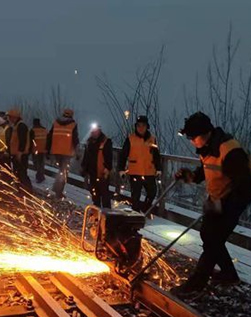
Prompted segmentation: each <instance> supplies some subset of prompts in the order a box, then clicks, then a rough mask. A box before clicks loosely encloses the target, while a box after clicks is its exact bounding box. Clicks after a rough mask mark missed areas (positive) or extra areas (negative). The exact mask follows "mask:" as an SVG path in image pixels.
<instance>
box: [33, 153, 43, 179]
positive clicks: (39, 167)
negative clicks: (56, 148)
mask: <svg viewBox="0 0 251 317" xmlns="http://www.w3.org/2000/svg"><path fill="white" fill-rule="evenodd" d="M32 160H33V165H34V167H35V170H36V172H37V173H36V181H37V182H38V183H41V182H42V181H44V180H45V177H44V164H45V154H44V153H38V154H32Z"/></svg>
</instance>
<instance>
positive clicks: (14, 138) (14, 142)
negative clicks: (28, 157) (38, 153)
mask: <svg viewBox="0 0 251 317" xmlns="http://www.w3.org/2000/svg"><path fill="white" fill-rule="evenodd" d="M20 123H24V122H23V121H19V122H18V123H17V124H16V125H15V126H14V127H13V128H12V133H11V139H10V154H11V155H17V154H18V152H19V138H18V133H17V129H18V126H19V124H20ZM29 149H30V133H29V130H28V129H27V139H26V145H25V149H24V151H23V152H22V153H23V154H29Z"/></svg>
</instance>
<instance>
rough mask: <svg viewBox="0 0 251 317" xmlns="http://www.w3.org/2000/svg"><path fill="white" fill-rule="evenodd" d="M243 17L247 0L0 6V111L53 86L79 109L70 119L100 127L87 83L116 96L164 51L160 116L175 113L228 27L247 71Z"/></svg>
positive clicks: (69, 0)
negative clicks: (99, 81) (100, 83)
mask: <svg viewBox="0 0 251 317" xmlns="http://www.w3.org/2000/svg"><path fill="white" fill-rule="evenodd" d="M250 17H251V1H250V0H208V1H206V0H41V1H38V0H1V3H0V40H1V49H0V105H1V108H2V109H5V108H7V107H8V105H9V104H10V103H11V102H12V101H13V100H14V99H15V98H16V97H18V96H22V97H24V98H37V99H39V98H41V96H42V95H43V94H44V95H48V94H49V93H50V87H51V86H52V85H55V86H56V85H57V84H60V85H61V87H62V89H63V91H64V93H65V94H66V95H67V98H68V99H69V100H71V101H73V102H74V104H75V106H76V107H77V108H78V109H79V110H80V114H81V118H78V120H82V121H86V122H87V124H88V123H89V121H90V120H93V119H97V120H99V121H100V122H101V123H102V124H103V125H104V127H107V126H108V122H109V118H110V117H109V113H108V110H107V109H106V108H105V107H104V105H102V103H101V102H100V100H101V94H100V91H99V89H98V88H97V86H96V81H95V76H102V74H103V73H106V74H107V76H108V78H109V79H110V81H111V82H112V83H113V84H114V85H115V86H118V87H121V88H122V89H123V87H125V86H126V84H125V83H126V82H130V83H133V78H134V74H135V71H136V69H137V68H138V67H142V66H144V65H145V64H146V63H147V62H148V61H149V60H151V59H153V58H155V57H156V56H157V54H158V52H159V50H160V47H161V45H162V44H165V45H166V47H167V49H166V64H165V66H164V68H163V73H162V76H161V82H160V84H161V96H160V97H161V98H160V100H161V107H162V109H163V112H164V114H165V113H167V112H168V110H169V109H170V108H172V107H173V106H174V105H175V106H177V107H181V100H182V98H181V95H182V85H183V84H186V85H188V86H189V85H191V86H192V84H193V83H194V78H195V74H196V72H197V71H198V73H199V75H200V76H201V78H202V79H201V85H202V86H203V84H204V82H203V80H204V78H205V76H204V78H203V75H204V74H205V72H206V67H207V63H208V61H209V59H210V56H211V52H212V45H213V44H216V45H217V46H218V47H219V49H222V47H223V45H224V43H225V41H226V35H227V31H228V27H229V22H230V21H231V22H232V24H233V30H234V36H235V38H236V39H238V38H240V39H241V46H240V51H239V54H238V61H237V64H238V63H239V64H240V65H241V66H242V67H243V68H244V69H245V68H246V67H247V66H248V65H250V62H251V18H250ZM75 69H77V70H78V74H77V75H76V74H75V73H74V70H75ZM82 133H83V131H82Z"/></svg>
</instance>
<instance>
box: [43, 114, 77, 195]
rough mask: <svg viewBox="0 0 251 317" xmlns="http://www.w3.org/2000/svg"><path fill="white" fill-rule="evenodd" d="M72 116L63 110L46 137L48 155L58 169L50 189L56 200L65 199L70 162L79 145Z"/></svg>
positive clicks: (75, 124)
mask: <svg viewBox="0 0 251 317" xmlns="http://www.w3.org/2000/svg"><path fill="white" fill-rule="evenodd" d="M73 114H74V112H73V110H72V109H65V110H64V111H63V114H62V117H61V118H58V119H57V120H55V122H54V124H53V126H52V128H51V130H50V132H49V135H48V143H47V150H48V153H49V154H53V155H55V158H56V163H57V165H58V167H59V172H58V174H57V176H56V179H55V182H54V184H53V188H52V190H53V191H54V192H55V193H56V197H57V198H63V197H65V195H64V193H63V191H64V186H65V183H66V182H67V176H68V172H69V167H70V160H71V158H72V157H73V156H74V155H75V152H76V149H77V147H78V144H79V138H78V127H77V123H76V121H75V120H74V119H73Z"/></svg>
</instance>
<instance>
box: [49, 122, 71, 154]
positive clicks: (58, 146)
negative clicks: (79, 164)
mask: <svg viewBox="0 0 251 317" xmlns="http://www.w3.org/2000/svg"><path fill="white" fill-rule="evenodd" d="M75 126H76V122H72V123H70V124H67V125H61V124H59V123H58V122H57V121H55V122H54V125H53V135H52V146H51V154H60V155H66V156H73V155H74V148H73V143H72V133H73V130H74V128H75Z"/></svg>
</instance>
